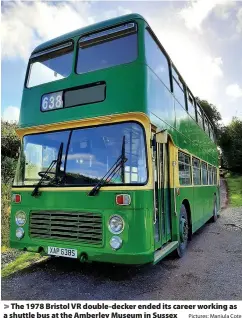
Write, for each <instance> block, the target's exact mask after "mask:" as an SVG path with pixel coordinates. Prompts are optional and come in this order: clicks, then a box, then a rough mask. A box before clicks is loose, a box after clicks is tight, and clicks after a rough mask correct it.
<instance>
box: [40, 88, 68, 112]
mask: <svg viewBox="0 0 242 318" xmlns="http://www.w3.org/2000/svg"><path fill="white" fill-rule="evenodd" d="M62 96H63V92H62V91H61V92H56V93H50V94H45V95H43V96H42V99H41V110H42V111H43V112H46V111H49V110H53V109H58V108H63V98H62Z"/></svg>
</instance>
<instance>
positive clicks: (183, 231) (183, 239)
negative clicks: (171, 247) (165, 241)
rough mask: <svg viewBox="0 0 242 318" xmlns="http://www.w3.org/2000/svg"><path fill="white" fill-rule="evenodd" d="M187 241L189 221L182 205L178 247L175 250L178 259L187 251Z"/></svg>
mask: <svg viewBox="0 0 242 318" xmlns="http://www.w3.org/2000/svg"><path fill="white" fill-rule="evenodd" d="M188 239H189V221H188V216H187V210H186V207H185V205H184V204H182V206H181V209H180V218H179V246H178V248H177V250H176V254H177V256H178V257H182V256H183V255H184V254H185V252H186V249H187V244H188Z"/></svg>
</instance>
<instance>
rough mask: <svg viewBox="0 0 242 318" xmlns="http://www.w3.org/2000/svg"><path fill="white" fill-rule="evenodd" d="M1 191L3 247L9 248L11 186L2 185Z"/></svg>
mask: <svg viewBox="0 0 242 318" xmlns="http://www.w3.org/2000/svg"><path fill="white" fill-rule="evenodd" d="M1 190H2V197H1V199H2V200H1V211H2V213H1V225H2V228H1V239H2V245H4V246H9V229H10V220H9V219H10V199H11V185H10V184H3V183H2V185H1Z"/></svg>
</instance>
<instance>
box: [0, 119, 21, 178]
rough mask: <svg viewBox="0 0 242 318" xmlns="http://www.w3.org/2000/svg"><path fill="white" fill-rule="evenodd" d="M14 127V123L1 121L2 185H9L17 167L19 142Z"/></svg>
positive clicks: (15, 125)
mask: <svg viewBox="0 0 242 318" xmlns="http://www.w3.org/2000/svg"><path fill="white" fill-rule="evenodd" d="M16 127H17V124H16V123H9V122H6V121H3V120H1V142H2V146H1V161H2V163H1V169H2V183H4V184H8V183H10V184H11V182H12V180H13V178H14V174H15V169H16V165H17V157H18V149H19V147H20V140H19V137H18V136H17V134H16V132H15V129H16Z"/></svg>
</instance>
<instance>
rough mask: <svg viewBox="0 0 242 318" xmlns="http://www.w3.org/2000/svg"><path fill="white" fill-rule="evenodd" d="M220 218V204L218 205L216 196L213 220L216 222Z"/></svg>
mask: <svg viewBox="0 0 242 318" xmlns="http://www.w3.org/2000/svg"><path fill="white" fill-rule="evenodd" d="M217 219H218V205H217V197H216V195H215V196H214V203H213V216H212V222H216V221H217Z"/></svg>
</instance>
